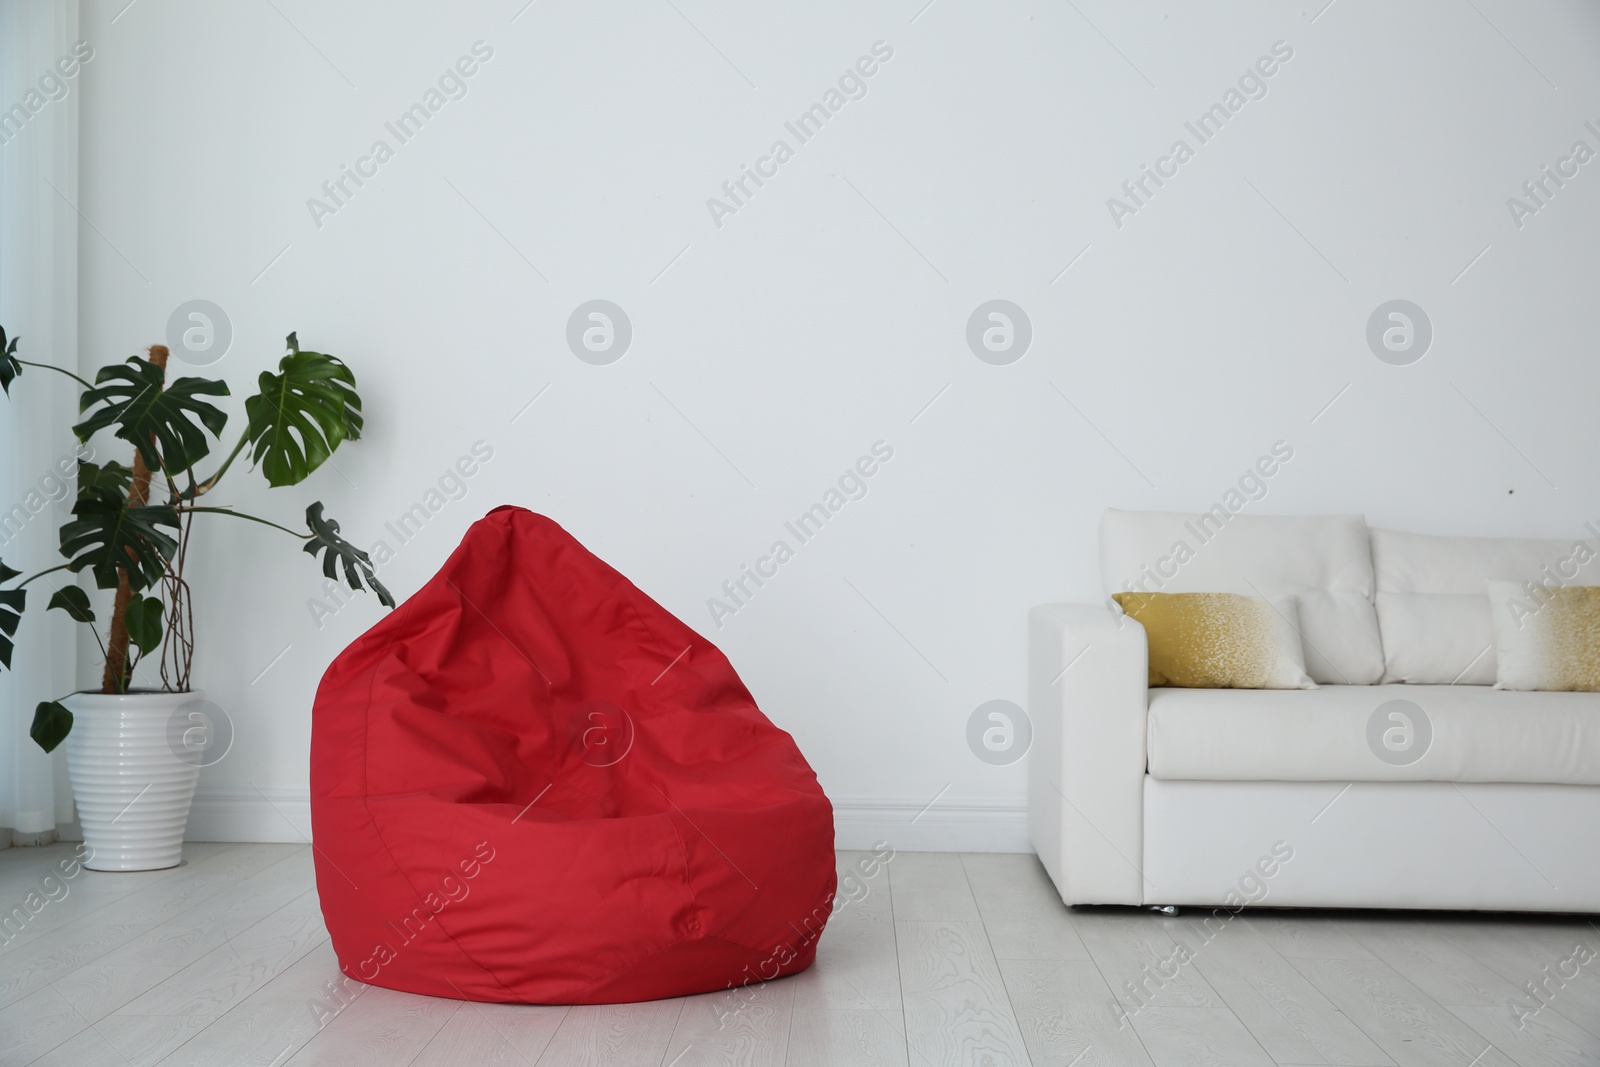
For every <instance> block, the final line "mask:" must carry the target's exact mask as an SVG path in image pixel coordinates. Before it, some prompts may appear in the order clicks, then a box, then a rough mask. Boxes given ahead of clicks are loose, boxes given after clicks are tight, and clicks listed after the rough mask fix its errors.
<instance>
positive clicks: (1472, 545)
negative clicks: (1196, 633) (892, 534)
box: [1028, 507, 1600, 912]
mask: <svg viewBox="0 0 1600 1067" xmlns="http://www.w3.org/2000/svg"><path fill="white" fill-rule="evenodd" d="M1583 532H1585V533H1592V532H1593V531H1583ZM1575 533H1576V532H1575ZM1593 544H1594V542H1593V541H1589V542H1583V543H1582V544H1581V548H1580V538H1579V537H1576V536H1575V537H1573V538H1571V539H1566V540H1513V539H1479V538H1457V537H1429V536H1422V535H1417V534H1405V533H1396V532H1393V531H1385V530H1379V529H1369V528H1368V526H1367V524H1366V522H1365V520H1364V519H1363V518H1361V517H1360V516H1309V517H1271V516H1249V515H1238V514H1233V515H1230V514H1228V513H1227V512H1225V511H1223V509H1221V508H1220V507H1219V508H1218V509H1217V511H1216V512H1215V513H1213V514H1210V515H1206V516H1196V515H1177V514H1167V513H1152V512H1128V511H1115V510H1113V511H1108V512H1107V513H1106V515H1105V518H1104V519H1103V521H1102V524H1101V573H1102V580H1103V582H1104V585H1105V587H1106V592H1107V594H1108V601H1107V603H1106V604H1105V605H1071V604H1054V605H1046V606H1042V607H1038V608H1035V609H1034V610H1033V612H1032V614H1031V617H1030V651H1029V661H1030V662H1029V673H1030V679H1031V680H1030V687H1031V698H1030V703H1031V713H1032V717H1033V720H1034V739H1033V745H1032V748H1031V749H1030V752H1029V783H1028V794H1029V829H1030V834H1031V836H1032V839H1033V844H1034V847H1035V849H1036V850H1037V852H1038V853H1039V857H1040V859H1041V860H1042V861H1043V863H1044V866H1045V869H1046V870H1047V871H1049V873H1050V877H1051V878H1052V879H1053V880H1054V882H1055V885H1056V888H1057V889H1058V890H1059V891H1060V893H1061V899H1062V900H1063V901H1065V902H1066V903H1067V904H1133V905H1140V904H1144V905H1196V906H1202V905H1203V906H1215V905H1225V906H1230V907H1237V906H1239V905H1241V904H1259V905H1266V906H1278V907H1283V906H1289V907H1371V908H1451V909H1485V910H1526V911H1563V912H1600V847H1597V844H1600V693H1548V692H1512V691H1506V690H1500V689H1496V688H1493V682H1494V680H1495V663H1496V658H1495V656H1496V653H1495V649H1494V647H1493V629H1492V626H1491V624H1490V616H1489V601H1488V595H1487V592H1486V590H1485V586H1484V582H1485V579H1487V578H1513V579H1517V580H1519V581H1521V580H1528V581H1534V582H1541V583H1544V582H1555V583H1559V584H1568V585H1600V562H1596V561H1592V559H1591V558H1592V557H1594V556H1595V555H1596V553H1595V552H1594V551H1593ZM1180 546H1181V547H1180ZM1580 560H1591V561H1590V562H1586V563H1583V564H1582V565H1580ZM1127 589H1141V590H1144V591H1148V592H1231V593H1242V594H1247V595H1253V596H1278V595H1285V594H1292V595H1294V596H1296V597H1297V598H1298V601H1299V612H1300V630H1301V636H1302V638H1303V646H1304V651H1305V660H1306V669H1307V672H1308V673H1309V674H1310V675H1311V677H1312V678H1313V679H1314V680H1315V681H1317V682H1318V683H1319V687H1318V688H1316V689H1308V690H1242V689H1170V688H1157V689H1150V688H1147V686H1146V668H1147V662H1146V645H1145V633H1144V629H1143V627H1141V626H1140V625H1139V624H1138V623H1137V622H1135V621H1133V620H1132V619H1129V618H1126V617H1124V616H1122V615H1121V613H1120V612H1119V611H1118V610H1117V609H1116V607H1115V605H1114V604H1113V603H1111V602H1110V601H1109V594H1110V593H1112V592H1120V591H1124V590H1127ZM1391 701H1405V702H1407V703H1406V704H1390V702H1391ZM1380 708H1384V710H1383V711H1382V712H1381V713H1379V714H1377V715H1375V714H1374V713H1375V712H1378V711H1379V709H1380ZM1417 709H1420V712H1419V711H1418V710H1417ZM1396 712H1398V713H1399V714H1400V716H1401V717H1400V718H1395V717H1393V716H1394V713H1396ZM1374 722H1376V725H1374ZM1385 733H1387V734H1388V738H1387V740H1385V739H1384V737H1383V735H1384V734H1385ZM1430 735H1431V736H1430ZM1408 744H1409V746H1410V747H1407V745H1408ZM1286 856H1287V857H1288V858H1285V857H1286Z"/></svg>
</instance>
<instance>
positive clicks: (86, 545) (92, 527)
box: [61, 462, 178, 593]
mask: <svg viewBox="0 0 1600 1067" xmlns="http://www.w3.org/2000/svg"><path fill="white" fill-rule="evenodd" d="M126 471H127V468H126V467H121V466H120V465H119V464H115V463H108V464H106V465H105V466H104V467H96V466H95V465H94V464H93V463H81V462H80V463H79V464H78V477H79V482H78V500H77V503H75V504H73V506H72V514H74V515H76V516H77V518H76V519H74V520H73V521H72V522H69V523H67V524H66V525H65V526H63V527H61V554H62V555H63V556H65V557H66V558H67V559H68V560H70V561H71V562H70V563H69V564H68V567H69V568H70V569H71V570H72V572H73V573H74V574H77V573H79V572H81V571H83V570H84V569H85V568H89V569H91V570H93V572H94V582H95V585H97V586H99V587H100V588H101V589H115V588H116V587H117V575H118V573H119V572H126V573H127V575H128V582H129V584H130V585H131V586H132V587H133V591H134V592H136V593H137V592H139V591H141V590H144V589H148V588H149V587H150V586H152V585H154V584H156V582H158V581H160V580H161V576H162V575H163V574H165V573H166V561H167V560H170V559H171V558H172V555H173V553H174V552H176V551H177V550H178V542H177V541H176V540H174V539H173V538H172V537H171V536H169V535H168V534H166V533H165V532H163V531H162V530H161V529H160V527H162V526H170V527H172V528H173V529H174V530H176V529H177V528H178V512H177V510H176V509H174V508H173V507H171V506H170V505H166V504H144V505H140V506H139V507H129V506H128V501H127V498H126V496H124V495H123V492H125V491H126V490H125V485H126V482H125V480H124V477H123V474H124V472H126ZM119 488H121V489H122V490H123V492H119Z"/></svg>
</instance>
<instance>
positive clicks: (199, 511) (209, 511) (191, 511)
mask: <svg viewBox="0 0 1600 1067" xmlns="http://www.w3.org/2000/svg"><path fill="white" fill-rule="evenodd" d="M178 514H180V515H232V516H233V517H234V518H236V519H249V520H250V521H251V522H259V523H260V524H261V525H263V526H270V527H272V528H273V529H274V530H282V531H283V532H284V533H286V534H289V535H291V536H293V537H298V538H299V539H300V540H302V541H309V540H311V535H310V534H303V533H301V532H300V531H299V530H291V529H289V527H287V526H279V525H278V524H277V523H275V522H272V521H271V520H270V519H258V518H256V517H255V516H254V515H246V514H245V513H244V512H242V511H234V510H233V509H232V508H196V507H187V508H179V509H178Z"/></svg>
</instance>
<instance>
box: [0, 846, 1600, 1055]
mask: <svg viewBox="0 0 1600 1067" xmlns="http://www.w3.org/2000/svg"><path fill="white" fill-rule="evenodd" d="M73 848H74V846H73V845H71V844H65V843H63V844H58V845H51V846H46V847H44V848H37V849H35V848H26V849H8V850H0V902H3V901H5V900H7V899H10V900H12V901H13V902H14V903H22V902H23V901H24V900H25V899H26V895H27V894H28V893H29V892H31V891H32V890H33V889H34V888H37V887H39V886H41V885H42V884H43V881H42V880H43V879H44V878H45V877H46V876H47V875H49V874H50V872H51V871H52V870H53V869H55V864H56V863H57V862H59V861H60V860H61V859H64V858H66V857H68V856H70V855H71V854H72V850H73ZM184 852H185V863H184V864H183V866H181V867H176V868H173V869H171V870H168V871H156V872H149V873H142V874H110V873H103V872H94V871H84V872H82V873H80V874H79V875H77V876H76V877H74V878H72V879H70V880H68V881H67V882H66V885H67V892H66V894H65V895H64V896H63V895H61V894H60V893H59V891H58V892H57V893H56V896H57V897H58V899H55V900H51V901H49V902H47V903H45V904H43V905H42V906H39V907H38V908H37V910H36V912H35V913H33V914H30V915H29V917H28V919H27V920H26V921H25V922H23V923H22V924H21V925H20V927H19V928H16V929H13V930H12V931H10V932H9V933H10V936H9V937H0V1067H216V1065H227V1067H290V1065H293V1067H308V1065H320V1064H337V1065H339V1067H347V1065H354V1067H701V1065H715V1067H746V1065H749V1067H855V1065H860V1067H947V1065H948V1067H966V1065H985V1064H986V1065H993V1067H1010V1065H1013V1064H1021V1065H1037V1067H1046V1065H1049V1067H1224V1065H1227V1067H1506V1065H1509V1064H1515V1065H1527V1067H1600V928H1597V927H1596V926H1594V925H1590V924H1589V923H1588V922H1585V921H1583V920H1582V919H1581V918H1575V917H1568V916H1528V915H1466V914H1460V913H1446V914H1430V913H1426V912H1372V913H1369V912H1352V911H1346V912H1322V911H1305V912H1302V911H1246V912H1243V913H1240V914H1239V915H1238V916H1237V917H1235V918H1226V919H1219V918H1218V917H1217V916H1216V915H1215V914H1214V913H1212V912H1209V911H1195V912H1186V913H1184V914H1181V915H1179V916H1177V917H1167V916H1161V915H1154V914H1151V913H1149V912H1145V911H1141V910H1136V909H1131V908H1073V909H1068V908H1066V907H1063V906H1062V904H1061V901H1060V897H1059V896H1058V895H1057V894H1056V893H1055V889H1054V887H1053V886H1052V885H1051V883H1050V880H1049V878H1048V877H1047V876H1046V875H1045V873H1044V870H1043V868H1042V867H1041V866H1040V865H1039V862H1038V860H1037V859H1036V858H1035V857H1032V856H1026V855H1007V854H989V853H982V854H979V853H965V854H957V853H898V854H896V855H894V856H893V857H892V858H889V859H887V860H885V859H882V858H875V857H873V856H872V855H871V854H869V853H857V852H841V853H839V854H838V872H839V876H840V883H839V893H838V898H837V901H836V905H835V911H834V915H833V917H832V918H831V920H830V922H829V926H828V930H827V932H826V933H825V934H824V936H823V937H822V939H821V941H820V943H819V945H818V951H817V958H816V963H815V964H814V965H813V966H812V967H811V968H810V969H808V970H807V971H805V972H803V973H802V974H799V975H796V976H794V977H792V978H786V979H782V980H779V981H776V982H770V983H766V984H764V985H756V986H751V987H749V988H748V989H747V990H742V991H740V992H739V993H738V994H733V993H727V992H724V993H708V994H703V995H699V996H691V997H681V998H677V999H674V1000H664V1001H653V1002H650V1003H644V1004H611V1005H585V1006H574V1007H566V1006H543V1005H507V1004H476V1003H466V1002H459V1001H453V1000H441V999H437V998H433V997H421V996H413V995H410V994H406V993H398V992H395V991H393V990H389V989H382V988H378V987H375V986H366V985H362V984H361V983H359V982H355V981H352V980H350V979H348V978H346V977H345V976H343V975H342V974H341V973H340V972H339V968H338V962H337V960H336V958H335V956H334V952H333V947H332V945H331V944H330V942H329V940H328V935H327V931H326V929H325V928H324V926H323V923H322V913H321V907H320V904H319V902H318V899H317V894H316V884H315V877H314V872H313V865H312V862H311V850H310V848H309V847H308V846H305V845H258V844H232V845H224V844H191V845H187V846H185V850H184ZM1580 946H1582V947H1583V950H1584V951H1589V952H1593V953H1594V954H1595V955H1594V958H1593V959H1591V960H1589V962H1587V963H1581V964H1575V963H1573V962H1572V959H1573V956H1574V953H1575V952H1579V947H1580ZM1580 955H1581V952H1580ZM1536 992H1537V994H1538V995H1537V996H1536V995H1535V993H1536ZM1519 1022H1520V1025H1519Z"/></svg>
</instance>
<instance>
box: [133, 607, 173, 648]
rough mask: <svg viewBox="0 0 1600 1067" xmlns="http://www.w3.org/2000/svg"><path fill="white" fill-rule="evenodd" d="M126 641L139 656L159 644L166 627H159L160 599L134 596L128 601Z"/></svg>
mask: <svg viewBox="0 0 1600 1067" xmlns="http://www.w3.org/2000/svg"><path fill="white" fill-rule="evenodd" d="M126 618H127V622H128V640H130V641H132V642H133V643H134V645H135V646H137V647H138V649H139V655H141V656H143V655H146V654H148V653H149V652H150V651H151V650H152V649H154V648H155V647H156V646H157V645H159V644H161V636H162V634H163V633H165V632H166V627H164V626H162V625H161V598H160V597H153V596H135V597H132V598H131V599H130V600H129V601H128V614H127V616H126Z"/></svg>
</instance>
